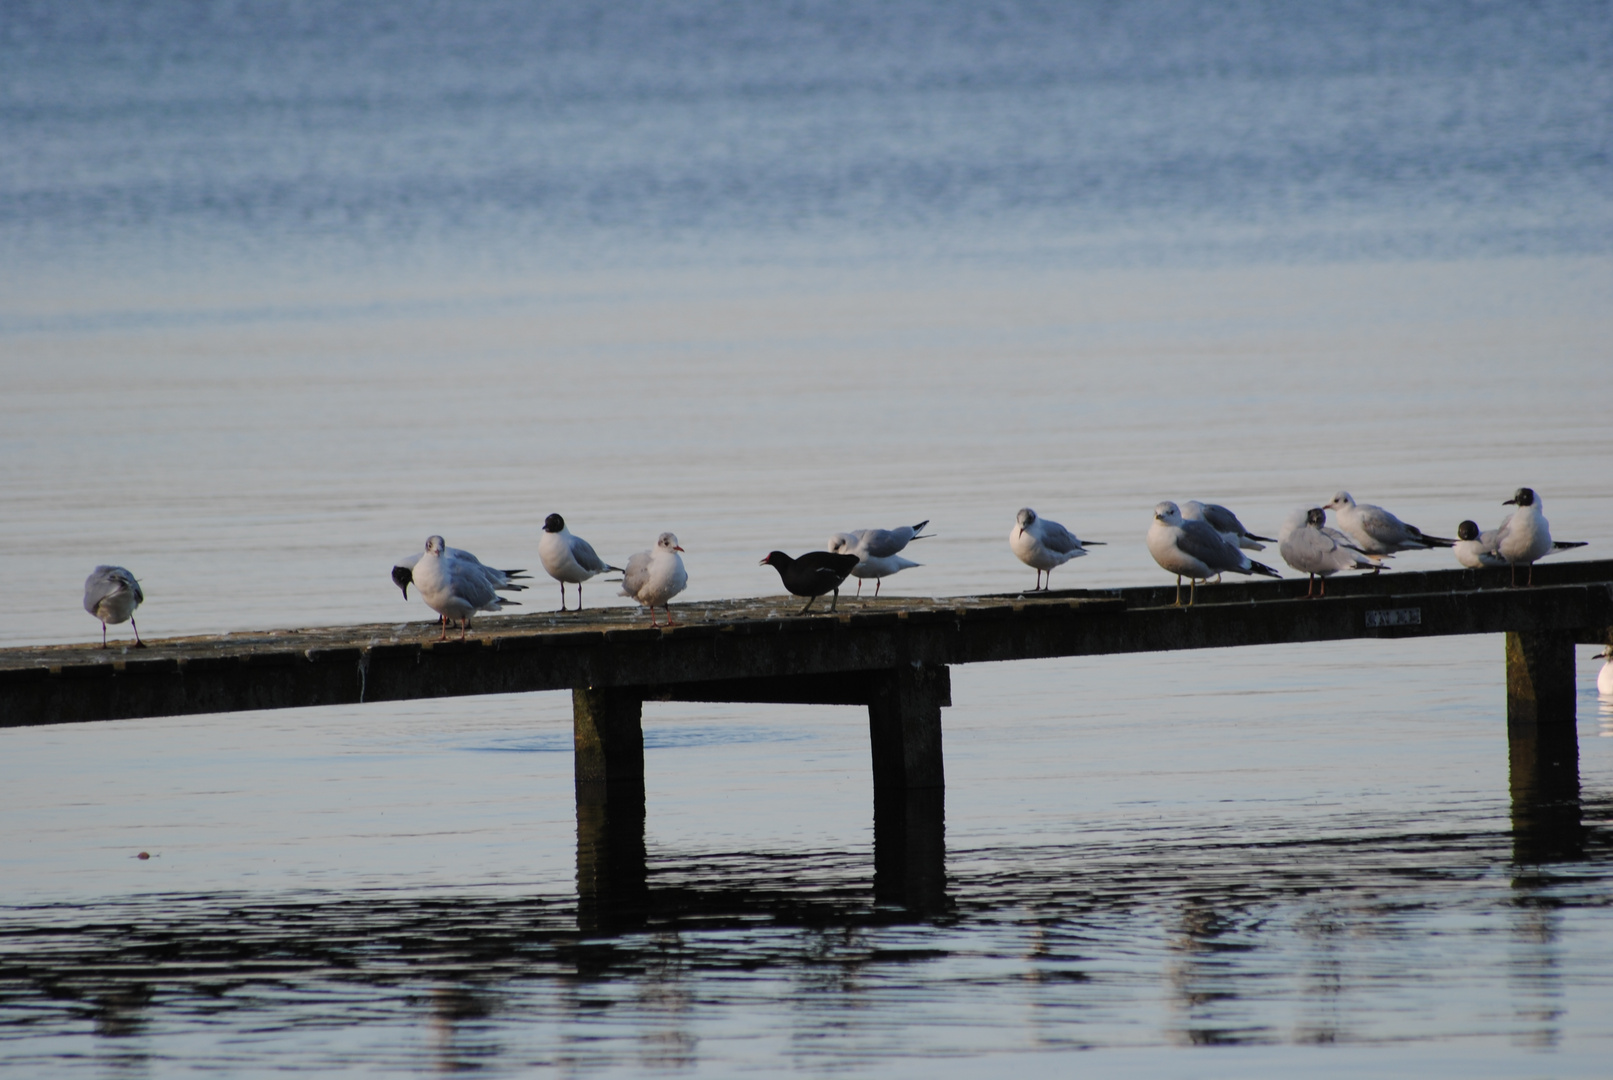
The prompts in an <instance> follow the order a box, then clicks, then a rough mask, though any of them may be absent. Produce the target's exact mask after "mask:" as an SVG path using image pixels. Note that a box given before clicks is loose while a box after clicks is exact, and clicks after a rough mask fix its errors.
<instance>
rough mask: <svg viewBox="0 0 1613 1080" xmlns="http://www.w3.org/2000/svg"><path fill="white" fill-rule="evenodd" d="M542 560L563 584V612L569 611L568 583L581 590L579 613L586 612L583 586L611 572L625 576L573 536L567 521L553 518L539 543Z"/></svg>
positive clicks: (583, 541)
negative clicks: (589, 580)
mask: <svg viewBox="0 0 1613 1080" xmlns="http://www.w3.org/2000/svg"><path fill="white" fill-rule="evenodd" d="M538 558H539V559H540V560H541V561H542V562H543V568H544V569H545V570H547V571H548V572H549V576H550V577H552V578H554V579H555V580H556V581H558V582H559V583H560V610H561V611H565V610H566V582H568V581H569V582H571V583H572V584H573V585H575V586H577V610H578V611H581V610H582V583H583V582H585V581H587V580H588V579H589V578H591V577H593V576H594V575H595V574H603V573H604V572H605V571H607V570H614V571H616V572H617V573H618V574H620V573H623V570H622V568H621V567H620V566H612V565H611V564H610V563H608V562H606V561H605V560H604V559H601V558H600V557H599V556H598V555H596V554H595V553H594V548H593V545H592V544H590V543H589V542H588V541H586V540H584V539H583V538H582V537H580V536H572V535H571V532H570V530H568V529H567V528H566V519H565V518H563V517H561V516H560V515H559V514H550V515H549V516H548V517H546V518H544V519H543V538H542V539H540V540H539V541H538Z"/></svg>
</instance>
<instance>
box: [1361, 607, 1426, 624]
mask: <svg viewBox="0 0 1613 1080" xmlns="http://www.w3.org/2000/svg"><path fill="white" fill-rule="evenodd" d="M1422 624H1423V609H1422V608H1415V607H1403V608H1383V609H1381V610H1378V611H1369V612H1367V625H1368V626H1421V625H1422Z"/></svg>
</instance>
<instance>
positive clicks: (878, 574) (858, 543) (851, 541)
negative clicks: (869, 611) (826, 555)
mask: <svg viewBox="0 0 1613 1080" xmlns="http://www.w3.org/2000/svg"><path fill="white" fill-rule="evenodd" d="M928 524H929V521H928V520H927V519H926V520H924V521H921V522H919V523H918V524H917V525H903V526H902V527H901V528H899V529H858V530H856V531H855V532H843V533H835V534H834V535H833V536H831V537H829V545H828V547H829V550H830V551H831V552H833V553H834V554H837V555H841V554H843V555H855V556H857V558H858V559H860V560H861V561H860V562H859V563H858V564H857V566H856V567H855V568H854V569H853V570H852V571H851V576H852V577H854V578H856V579H857V595H858V596H861V595H862V591H863V585H862V583H863V581H864V580H866V579H868V578H872V579H874V598H875V599H878V598H879V586H880V579H881V578H887V577H890V576H891V575H892V574H895V573H898V572H899V571H902V570H908V569H911V568H912V567H915V566H923V565H924V564H923V563H916V562H913V561H912V560H911V559H904V558H902V557H901V556H900V555H899V554H897V553H898V552H900V551H901V550H902V549H903V548H905V547H907V545H908V544H909V543H911V542H912V541H914V540H923V539H924V538H925V537H926V536H929V535H931V534H929V533H924V532H923V529H924V526H926V525H928Z"/></svg>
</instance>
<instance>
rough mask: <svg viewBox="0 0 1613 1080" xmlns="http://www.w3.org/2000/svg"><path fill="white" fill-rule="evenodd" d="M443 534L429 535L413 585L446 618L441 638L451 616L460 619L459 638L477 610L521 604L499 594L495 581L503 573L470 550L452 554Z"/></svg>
mask: <svg viewBox="0 0 1613 1080" xmlns="http://www.w3.org/2000/svg"><path fill="white" fill-rule="evenodd" d="M456 550H457V549H454V548H450V547H449V546H448V545H447V544H446V543H444V542H443V538H442V537H440V536H430V537H427V538H426V549H425V551H423V552H421V554H420V558H419V559H417V560H416V561H415V564H414V568H413V571H412V576H413V578H414V587H415V589H416V591H418V592H419V593H420V599H422V600H424V601H425V602H426V606H427V607H429V608H431V610H433V611H435V612H436V613H437V614H438V615H440V616H442V618H443V619H444V620H445V621H444V622H443V626H442V634H441V636H439V638H438V640H439V641H441V640H444V639H446V638H447V637H448V623H447V621H446V620H448V619H458V620H459V640H461V641H464V640H465V636H466V635H467V634H469V633H470V617H471V616H472V615H474V614H475V613H476V612H478V611H500V610H502V609H503V608H504V606H505V605H506V604H508V605H512V606H516V607H519V606H520V605H519V604H517V603H516V602H515V601H514V600H509V599H506V598H505V597H502V596H500V595H499V594H498V593H497V592H496V591H495V589H497V588H499V586H497V585H495V584H494V582H495V581H496V580H497V577H498V576H502V575H503V573H504V572H503V571H502V570H493V569H492V568H491V567H488V566H484V565H482V562H481V560H480V559H477V558H476V557H475V556H474V555H471V554H470V553H469V552H463V553H461V554H462V555H464V556H465V557H463V558H462V557H460V555H455V554H453V552H454V551H456ZM525 587H526V586H524V585H505V586H503V588H506V589H511V588H525Z"/></svg>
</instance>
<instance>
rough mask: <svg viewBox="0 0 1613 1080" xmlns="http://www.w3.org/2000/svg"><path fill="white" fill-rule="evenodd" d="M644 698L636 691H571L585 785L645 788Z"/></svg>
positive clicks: (575, 738)
mask: <svg viewBox="0 0 1613 1080" xmlns="http://www.w3.org/2000/svg"><path fill="white" fill-rule="evenodd" d="M643 713H644V695H643V691H642V690H633V689H602V690H596V689H593V688H591V687H590V688H587V689H584V688H583V687H580V686H579V687H577V688H575V689H573V690H572V691H571V721H572V745H573V747H574V748H575V750H576V777H577V784H578V785H579V790H581V785H582V784H585V783H595V782H603V783H607V784H610V785H612V786H613V787H614V785H617V784H620V783H622V782H624V781H625V782H627V783H630V784H637V785H638V786H639V787H640V788H642V787H643V786H644V725H643V720H642V718H643Z"/></svg>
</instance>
